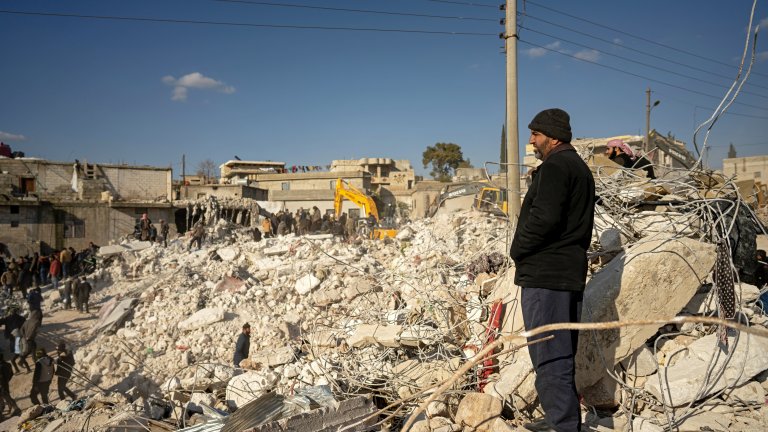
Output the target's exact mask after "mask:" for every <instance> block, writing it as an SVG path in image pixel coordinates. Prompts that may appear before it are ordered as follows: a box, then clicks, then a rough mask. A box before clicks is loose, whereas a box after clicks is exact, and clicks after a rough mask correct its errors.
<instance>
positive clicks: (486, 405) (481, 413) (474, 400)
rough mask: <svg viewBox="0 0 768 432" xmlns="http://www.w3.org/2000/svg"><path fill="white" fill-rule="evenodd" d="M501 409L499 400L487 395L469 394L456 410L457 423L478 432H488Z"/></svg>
mask: <svg viewBox="0 0 768 432" xmlns="http://www.w3.org/2000/svg"><path fill="white" fill-rule="evenodd" d="M501 409H502V403H501V401H500V400H499V399H498V398H495V397H493V396H491V395H489V394H486V393H467V395H466V396H464V398H463V399H462V400H461V402H459V408H458V409H457V410H456V423H457V424H459V425H461V426H464V427H465V428H467V427H469V428H470V429H471V430H473V431H476V432H488V431H490V430H491V425H492V424H493V422H494V420H496V419H497V418H499V416H500V415H501Z"/></svg>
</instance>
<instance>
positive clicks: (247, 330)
mask: <svg viewBox="0 0 768 432" xmlns="http://www.w3.org/2000/svg"><path fill="white" fill-rule="evenodd" d="M250 351H251V325H250V324H248V323H245V324H243V332H242V333H240V336H238V337H237V343H235V354H234V356H233V359H232V363H234V364H235V369H239V368H240V362H241V361H243V360H245V359H247V358H248V355H249V354H250Z"/></svg>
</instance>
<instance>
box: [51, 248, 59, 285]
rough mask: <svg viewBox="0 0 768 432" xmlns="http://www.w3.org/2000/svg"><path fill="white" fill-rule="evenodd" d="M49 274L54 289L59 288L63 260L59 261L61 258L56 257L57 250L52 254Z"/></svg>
mask: <svg viewBox="0 0 768 432" xmlns="http://www.w3.org/2000/svg"><path fill="white" fill-rule="evenodd" d="M48 275H49V276H50V278H51V283H52V284H53V289H55V290H58V289H59V277H61V262H60V261H59V258H57V257H56V253H55V252H54V254H53V255H51V265H50V266H49V267H48Z"/></svg>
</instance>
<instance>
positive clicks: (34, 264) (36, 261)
mask: <svg viewBox="0 0 768 432" xmlns="http://www.w3.org/2000/svg"><path fill="white" fill-rule="evenodd" d="M29 272H30V273H32V283H33V284H34V285H35V286H40V254H39V253H37V252H35V254H34V255H33V256H32V259H31V260H30V261H29Z"/></svg>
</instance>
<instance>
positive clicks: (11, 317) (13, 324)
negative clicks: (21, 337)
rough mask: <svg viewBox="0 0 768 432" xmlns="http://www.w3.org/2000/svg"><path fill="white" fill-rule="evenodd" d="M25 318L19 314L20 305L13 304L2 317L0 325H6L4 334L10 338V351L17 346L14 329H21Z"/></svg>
mask: <svg viewBox="0 0 768 432" xmlns="http://www.w3.org/2000/svg"><path fill="white" fill-rule="evenodd" d="M24 320H25V318H24V317H23V316H21V315H19V307H18V306H11V307H10V308H8V312H7V313H6V315H5V316H4V317H3V318H0V325H4V326H5V329H4V331H3V335H4V336H5V338H6V339H8V347H9V348H10V349H9V352H10V353H13V352H14V351H15V348H16V337H15V336H13V331H14V330H18V329H20V328H21V325H22V324H24ZM17 333H18V332H17ZM14 366H15V364H14ZM17 372H18V371H17Z"/></svg>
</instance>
